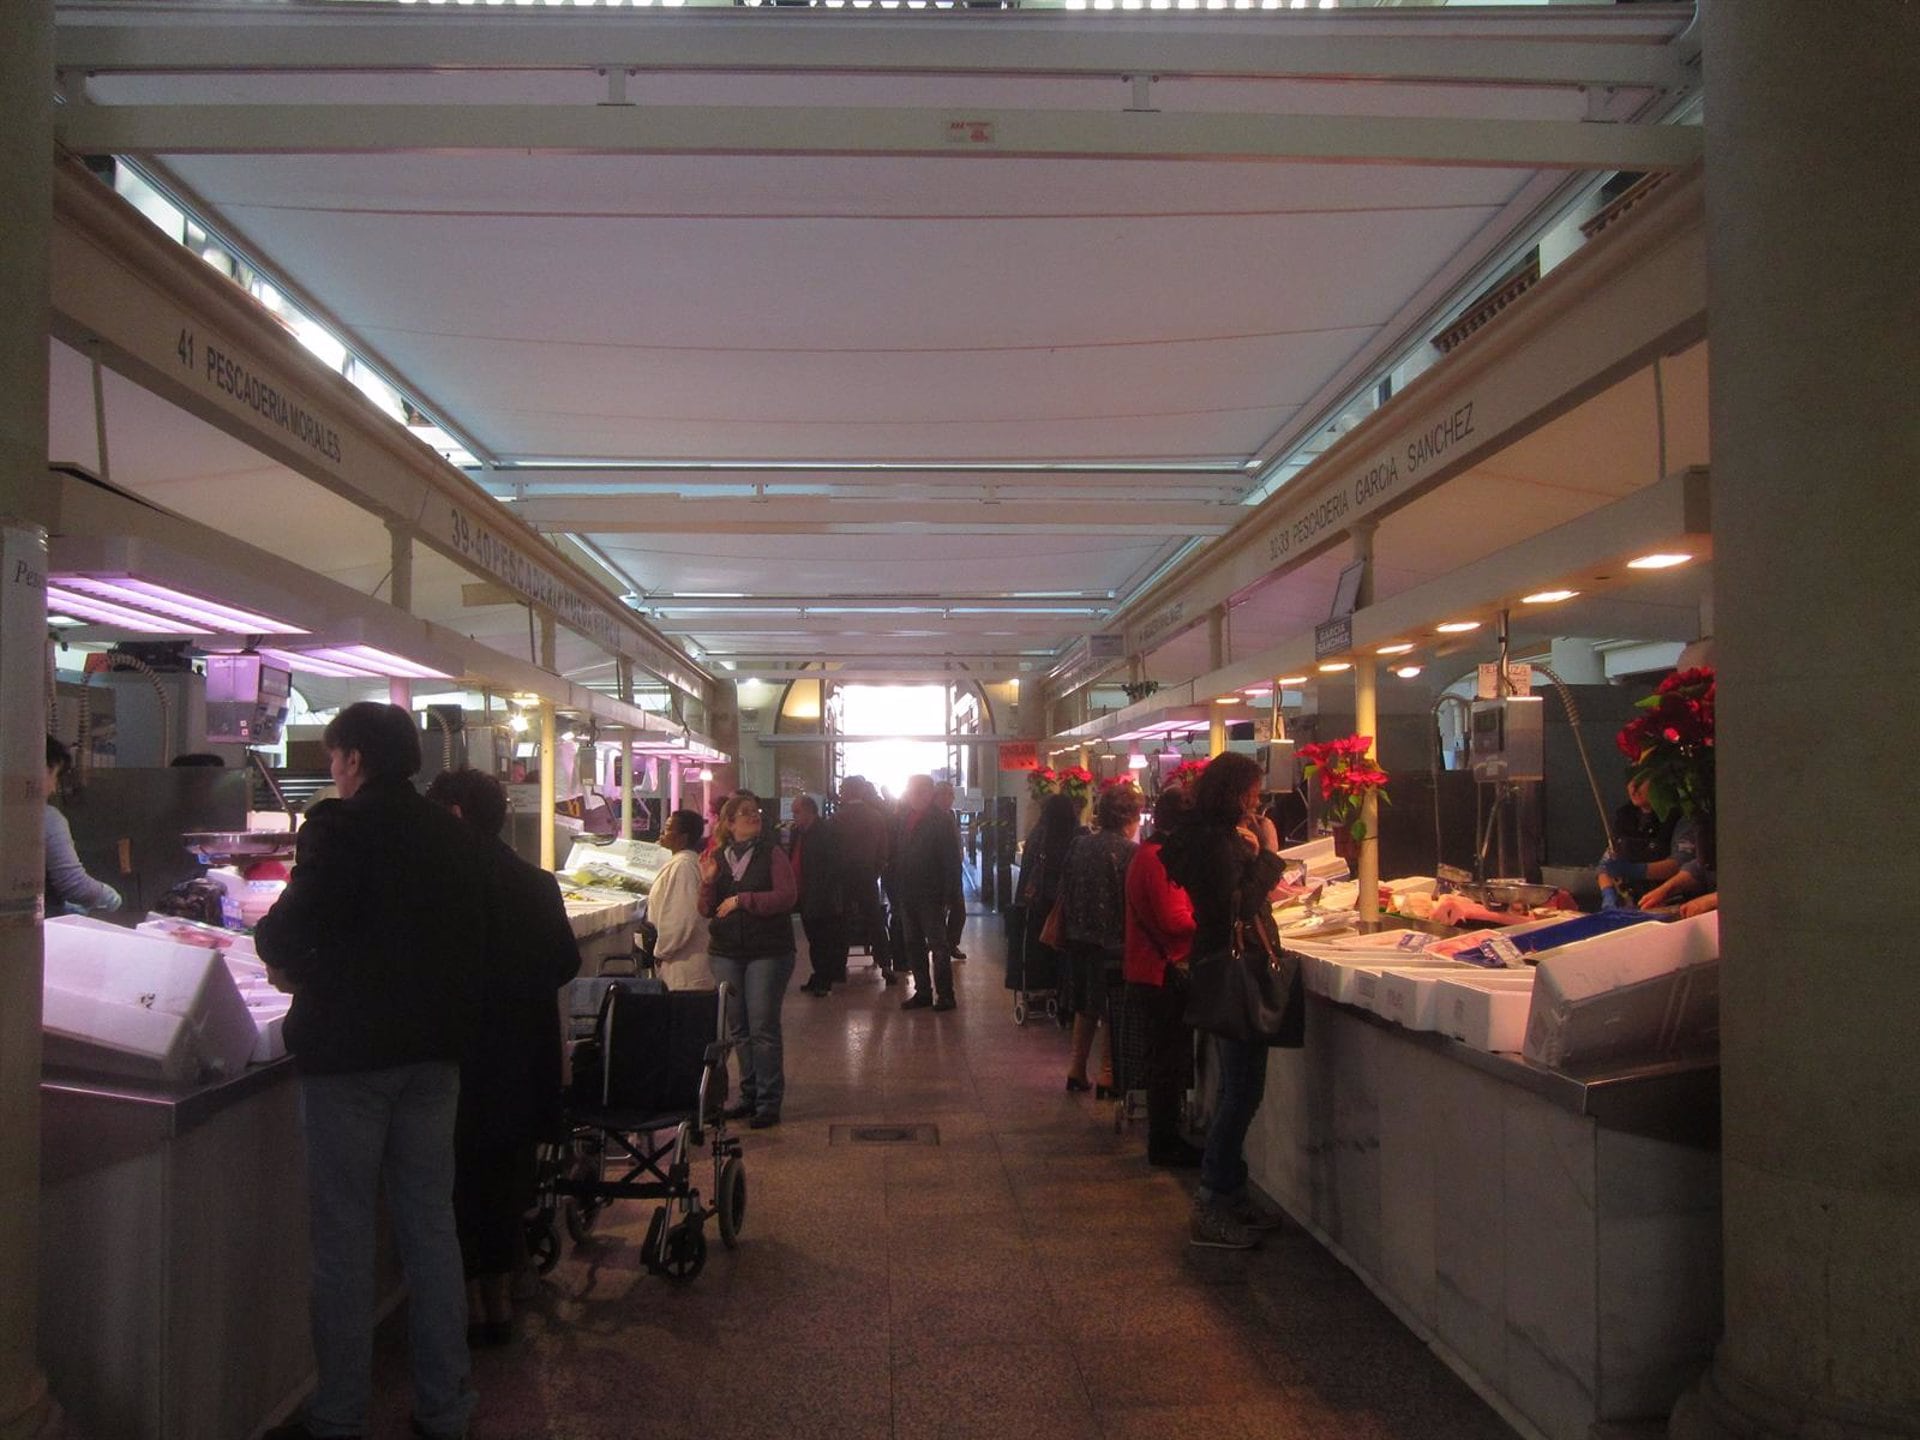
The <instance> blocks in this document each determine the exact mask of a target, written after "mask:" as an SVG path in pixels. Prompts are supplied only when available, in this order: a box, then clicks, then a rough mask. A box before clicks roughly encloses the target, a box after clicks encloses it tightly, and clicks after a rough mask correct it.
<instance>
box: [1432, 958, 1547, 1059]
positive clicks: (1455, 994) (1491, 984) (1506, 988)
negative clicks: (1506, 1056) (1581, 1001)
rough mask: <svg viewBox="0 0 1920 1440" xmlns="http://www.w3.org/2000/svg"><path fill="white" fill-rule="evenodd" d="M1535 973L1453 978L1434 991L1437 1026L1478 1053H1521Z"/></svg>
mask: <svg viewBox="0 0 1920 1440" xmlns="http://www.w3.org/2000/svg"><path fill="white" fill-rule="evenodd" d="M1533 984H1534V977H1533V971H1531V970H1483V971H1480V972H1479V973H1478V974H1468V975H1449V976H1447V977H1445V978H1444V979H1442V980H1440V981H1439V982H1437V983H1436V984H1435V985H1434V987H1433V1014H1434V1026H1435V1028H1436V1029H1437V1030H1439V1031H1440V1033H1441V1034H1442V1035H1451V1036H1452V1037H1453V1038H1454V1039H1456V1040H1463V1041H1465V1042H1466V1043H1467V1044H1469V1045H1471V1046H1473V1048H1474V1049H1476V1050H1488V1051H1494V1050H1509V1051H1513V1050H1519V1049H1520V1048H1521V1046H1522V1045H1524V1044H1525V1043H1526V1039H1527V1009H1528V1007H1529V1006H1530V1005H1531V1004H1532V1002H1533Z"/></svg>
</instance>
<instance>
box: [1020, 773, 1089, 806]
mask: <svg viewBox="0 0 1920 1440" xmlns="http://www.w3.org/2000/svg"><path fill="white" fill-rule="evenodd" d="M1027 793H1028V794H1030V795H1032V796H1033V798H1034V799H1036V800H1044V799H1046V798H1047V796H1049V795H1065V796H1066V797H1067V798H1068V799H1069V800H1071V801H1073V803H1074V804H1076V805H1084V804H1086V803H1087V796H1088V795H1090V794H1092V793H1093V772H1092V771H1091V770H1089V769H1087V767H1086V766H1084V765H1063V766H1061V767H1060V768H1059V769H1058V770H1055V769H1053V768H1052V767H1051V766H1047V765H1042V766H1041V767H1040V768H1039V769H1038V770H1031V771H1029V772H1028V773H1027Z"/></svg>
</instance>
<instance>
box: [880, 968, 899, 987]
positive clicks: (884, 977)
mask: <svg viewBox="0 0 1920 1440" xmlns="http://www.w3.org/2000/svg"><path fill="white" fill-rule="evenodd" d="M880 981H881V983H882V984H883V985H888V986H893V985H898V984H899V983H900V972H899V971H898V970H882V971H881V972H880Z"/></svg>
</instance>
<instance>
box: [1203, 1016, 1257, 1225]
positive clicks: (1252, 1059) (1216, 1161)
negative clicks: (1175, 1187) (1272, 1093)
mask: <svg viewBox="0 0 1920 1440" xmlns="http://www.w3.org/2000/svg"><path fill="white" fill-rule="evenodd" d="M1212 1039H1213V1053H1214V1063H1215V1064H1216V1065H1217V1066H1218V1067H1219V1071H1220V1091H1219V1095H1218V1098H1217V1099H1215V1101H1214V1104H1213V1120H1212V1123H1210V1124H1209V1125H1208V1126H1207V1148H1206V1152H1205V1153H1204V1154H1203V1155H1202V1156H1201V1157H1200V1198H1201V1199H1202V1200H1232V1199H1234V1198H1236V1197H1237V1196H1239V1195H1240V1194H1241V1192H1242V1191H1244V1190H1245V1189H1246V1188H1247V1157H1246V1144H1247V1130H1248V1128H1249V1127H1251V1126H1252V1124H1253V1117H1254V1113H1255V1112H1256V1111H1258V1110H1259V1108H1260V1102H1261V1101H1262V1100H1263V1099H1265V1098H1266V1094H1267V1047H1266V1046H1264V1045H1247V1044H1244V1043H1242V1042H1241V1041H1238V1040H1226V1039H1222V1038H1221V1037H1220V1036H1218V1035H1215V1036H1213V1037H1212Z"/></svg>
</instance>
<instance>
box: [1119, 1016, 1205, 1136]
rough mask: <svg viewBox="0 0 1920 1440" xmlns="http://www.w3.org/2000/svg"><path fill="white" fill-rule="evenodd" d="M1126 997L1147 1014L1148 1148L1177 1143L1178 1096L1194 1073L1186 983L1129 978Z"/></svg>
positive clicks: (1178, 1133)
mask: <svg viewBox="0 0 1920 1440" xmlns="http://www.w3.org/2000/svg"><path fill="white" fill-rule="evenodd" d="M1127 1000H1128V1002H1129V1003H1130V1004H1132V1005H1136V1006H1139V1007H1140V1011H1141V1013H1142V1014H1143V1015H1145V1016H1146V1018H1147V1053H1146V1057H1145V1061H1146V1082H1147V1153H1148V1154H1149V1155H1153V1154H1165V1153H1167V1152H1169V1151H1172V1150H1175V1149H1177V1148H1179V1145H1180V1143H1181V1140H1182V1136H1181V1134H1180V1096H1181V1093H1182V1092H1183V1091H1185V1090H1186V1088H1187V1085H1188V1084H1189V1083H1190V1082H1191V1080H1192V1079H1193V1031H1192V1029H1191V1028H1190V1027H1189V1026H1188V1025H1187V1021H1186V1010H1187V987H1186V985H1185V983H1184V982H1183V981H1182V980H1178V979H1176V980H1175V981H1174V982H1173V983H1172V984H1169V985H1141V984H1139V983H1137V982H1129V983H1128V985H1127Z"/></svg>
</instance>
